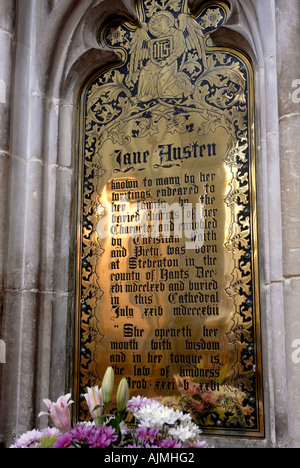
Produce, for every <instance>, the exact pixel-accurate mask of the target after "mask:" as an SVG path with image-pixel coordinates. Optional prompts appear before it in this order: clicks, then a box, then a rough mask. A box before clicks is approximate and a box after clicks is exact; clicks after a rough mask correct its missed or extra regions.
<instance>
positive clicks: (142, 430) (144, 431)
mask: <svg viewBox="0 0 300 468" xmlns="http://www.w3.org/2000/svg"><path fill="white" fill-rule="evenodd" d="M135 433H136V436H137V437H138V438H139V439H140V440H141V441H142V442H144V443H146V442H151V444H153V442H154V440H155V438H156V437H158V436H161V433H160V432H159V430H158V429H155V428H154V427H151V428H150V429H149V428H148V427H139V428H138V429H137V430H136V432H135Z"/></svg>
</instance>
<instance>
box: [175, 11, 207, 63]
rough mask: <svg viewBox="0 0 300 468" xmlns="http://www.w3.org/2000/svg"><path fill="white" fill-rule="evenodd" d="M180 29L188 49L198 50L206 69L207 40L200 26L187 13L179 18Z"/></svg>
mask: <svg viewBox="0 0 300 468" xmlns="http://www.w3.org/2000/svg"><path fill="white" fill-rule="evenodd" d="M178 24H179V29H180V30H181V31H183V34H184V37H185V41H186V44H187V47H188V48H189V49H196V50H197V52H198V55H199V58H201V59H202V61H203V66H204V68H207V61H206V53H205V43H204V41H205V39H204V34H203V32H202V29H201V27H200V26H199V24H198V23H197V22H196V21H195V20H194V19H193V18H192V17H191V16H190V15H187V14H186V13H182V14H181V15H179V17H178Z"/></svg>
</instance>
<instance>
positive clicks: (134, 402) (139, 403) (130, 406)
mask: <svg viewBox="0 0 300 468" xmlns="http://www.w3.org/2000/svg"><path fill="white" fill-rule="evenodd" d="M151 401H152V400H150V399H149V398H147V397H141V396H140V395H139V396H137V397H132V398H131V400H129V401H128V402H127V410H128V411H131V412H132V413H135V412H136V411H139V410H140V409H141V408H144V407H145V406H147V405H148V403H150V402H151Z"/></svg>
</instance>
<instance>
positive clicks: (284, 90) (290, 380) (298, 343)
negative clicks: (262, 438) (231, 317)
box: [276, 0, 300, 447]
mask: <svg viewBox="0 0 300 468" xmlns="http://www.w3.org/2000/svg"><path fill="white" fill-rule="evenodd" d="M276 19H277V60H278V95H279V125H280V159H281V182H282V185H281V192H282V221H283V276H284V299H285V328H286V361H287V362H286V366H287V395H288V413H289V439H290V444H291V446H293V447H300V319H299V302H300V49H299V41H300V4H299V0H276ZM278 209H279V207H278Z"/></svg>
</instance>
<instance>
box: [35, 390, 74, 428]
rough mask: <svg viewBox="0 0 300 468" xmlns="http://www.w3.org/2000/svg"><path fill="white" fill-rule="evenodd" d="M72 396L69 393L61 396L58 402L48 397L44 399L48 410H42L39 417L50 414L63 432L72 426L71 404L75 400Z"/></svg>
mask: <svg viewBox="0 0 300 468" xmlns="http://www.w3.org/2000/svg"><path fill="white" fill-rule="evenodd" d="M70 398H71V394H70V393H68V395H65V396H61V397H59V399H58V400H57V402H56V403H52V402H51V401H50V400H48V399H45V400H43V402H44V403H45V405H46V406H47V408H48V412H43V411H42V412H41V413H40V414H39V417H40V416H44V415H47V416H49V417H50V419H51V420H52V422H53V424H54V425H55V426H56V428H57V429H58V430H59V431H60V432H61V433H63V434H64V433H65V432H68V431H70V430H71V428H72V424H71V415H70V409H69V406H70V405H71V404H72V403H74V402H73V401H72V400H70Z"/></svg>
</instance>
